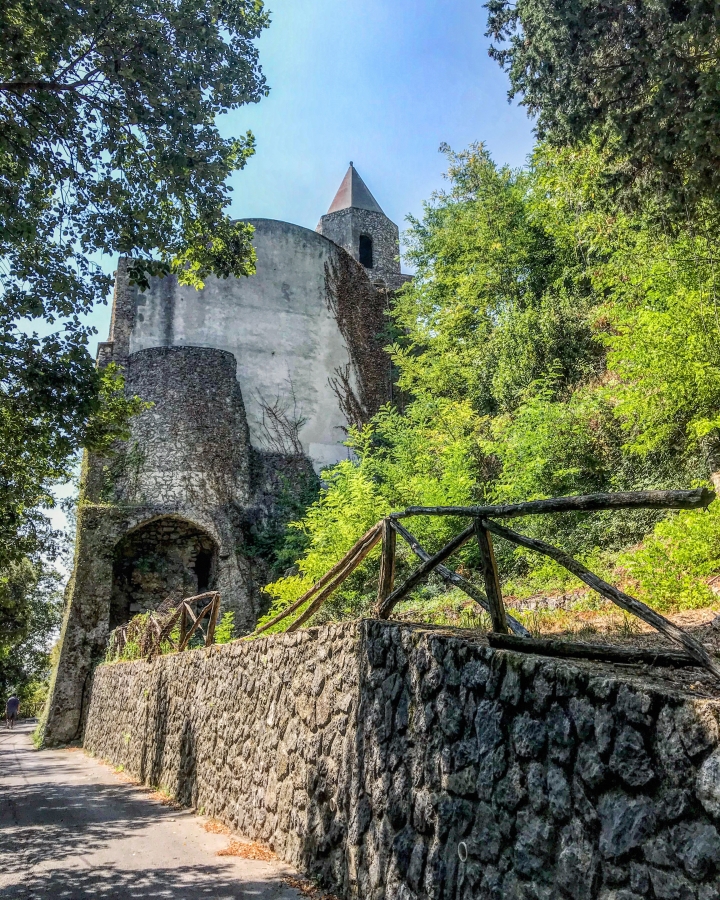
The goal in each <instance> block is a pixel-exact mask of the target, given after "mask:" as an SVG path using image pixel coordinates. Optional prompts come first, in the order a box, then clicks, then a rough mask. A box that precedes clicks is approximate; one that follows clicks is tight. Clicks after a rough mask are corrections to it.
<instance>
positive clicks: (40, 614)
mask: <svg viewBox="0 0 720 900" xmlns="http://www.w3.org/2000/svg"><path fill="white" fill-rule="evenodd" d="M61 617H62V592H61V590H60V587H59V576H58V574H57V573H56V572H54V571H52V569H50V568H49V567H48V566H47V565H46V564H45V563H43V562H42V560H37V561H35V562H31V561H30V560H29V559H28V558H24V559H22V560H20V562H18V563H11V564H10V565H8V566H6V567H5V570H4V572H3V574H2V575H0V699H2V698H4V699H6V698H7V697H8V696H9V694H10V692H11V691H13V690H14V691H18V692H19V694H20V698H21V700H23V702H24V706H25V708H27V703H26V701H27V700H28V699H29V695H30V694H31V693H32V692H33V690H34V689H36V688H37V687H39V686H40V685H39V683H40V682H42V681H43V680H44V679H46V677H47V675H48V668H49V662H50V643H51V641H52V640H53V637H54V636H56V634H57V630H58V628H59V626H60V620H61ZM4 699H3V701H2V702H4ZM35 705H36V706H37V705H39V704H37V703H36V704H35Z"/></svg>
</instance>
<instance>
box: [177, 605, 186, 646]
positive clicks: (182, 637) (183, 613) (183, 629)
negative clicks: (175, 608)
mask: <svg viewBox="0 0 720 900" xmlns="http://www.w3.org/2000/svg"><path fill="white" fill-rule="evenodd" d="M180 609H181V612H180V640H179V641H178V650H179V649H180V648H181V647H182V645H183V644H184V642H185V635H186V634H187V606H186V604H185V601H184V600H183V602H182V606H181V607H180Z"/></svg>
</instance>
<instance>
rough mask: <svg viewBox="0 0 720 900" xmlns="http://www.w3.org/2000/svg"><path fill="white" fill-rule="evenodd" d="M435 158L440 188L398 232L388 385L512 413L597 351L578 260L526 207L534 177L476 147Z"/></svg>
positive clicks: (580, 371)
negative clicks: (541, 382) (399, 266)
mask: <svg viewBox="0 0 720 900" xmlns="http://www.w3.org/2000/svg"><path fill="white" fill-rule="evenodd" d="M447 154H448V158H449V170H448V178H449V179H450V182H451V187H450V190H448V191H446V192H439V193H437V194H435V195H433V197H432V199H431V201H430V202H429V203H426V204H425V215H424V218H423V220H422V221H418V220H415V219H412V218H411V219H410V223H411V228H410V231H409V233H408V234H407V235H406V237H407V240H408V243H409V251H408V254H407V255H408V258H409V260H410V261H411V262H412V263H413V264H414V266H415V268H416V272H417V274H416V277H415V278H414V280H413V282H412V284H410V285H408V286H407V287H406V288H405V289H404V290H403V291H402V293H401V294H400V296H399V298H398V299H397V302H396V303H395V306H394V309H393V318H394V319H395V322H396V323H397V325H398V326H399V327H400V329H401V330H402V332H403V333H404V335H405V338H404V339H403V341H402V343H398V344H396V345H394V346H393V358H394V361H395V364H396V365H397V366H398V368H399V370H400V379H399V383H400V387H401V388H403V390H405V391H407V392H408V393H410V394H411V395H413V396H416V397H419V396H423V397H431V398H435V397H438V396H441V397H447V398H449V399H453V400H461V399H462V400H468V401H469V402H470V403H471V404H472V406H473V408H474V409H475V410H476V411H477V412H478V413H479V414H494V413H496V412H497V411H498V410H509V409H513V408H514V407H515V406H517V405H518V403H519V402H521V400H522V397H523V395H524V392H525V391H526V390H527V389H528V388H529V387H530V385H531V384H532V383H533V382H534V381H536V380H537V379H539V378H544V377H546V376H547V375H549V374H550V373H553V374H554V376H555V382H554V385H555V389H556V391H558V392H562V391H563V390H564V389H565V388H566V387H567V386H568V385H572V384H575V383H577V382H578V381H579V380H580V379H582V378H584V377H586V376H587V375H588V374H590V373H592V372H593V371H595V370H596V369H597V368H598V367H599V364H600V359H601V357H602V354H603V351H602V346H601V344H600V343H599V342H598V341H597V339H596V338H595V336H594V335H593V332H592V328H591V321H590V319H589V315H588V314H589V310H590V309H591V308H592V306H593V303H594V297H593V295H592V292H591V290H590V284H589V279H588V278H587V274H586V272H585V271H584V269H583V265H582V257H581V255H580V254H579V253H578V249H577V247H576V246H575V245H574V244H573V243H572V242H571V241H568V240H567V238H566V235H564V234H563V233H562V232H560V233H559V234H556V233H554V232H553V227H552V226H553V224H554V223H553V222H552V221H548V217H547V216H546V215H542V214H538V212H537V210H536V209H535V203H534V202H533V201H534V197H533V190H534V187H535V174H534V172H532V171H524V170H521V171H512V170H510V169H508V168H498V167H497V166H495V165H494V163H493V162H492V160H491V159H490V156H489V154H488V152H487V150H485V148H484V147H483V146H482V145H473V146H472V147H471V148H470V149H469V150H468V151H466V152H464V153H458V154H455V153H452V152H450V151H449V150H448V151H447Z"/></svg>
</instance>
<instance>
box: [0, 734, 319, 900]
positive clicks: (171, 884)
mask: <svg viewBox="0 0 720 900" xmlns="http://www.w3.org/2000/svg"><path fill="white" fill-rule="evenodd" d="M33 725H34V723H20V724H19V725H18V726H17V728H16V729H15V730H14V731H7V730H5V725H4V723H2V726H1V728H0V900H11V898H12V900H50V898H52V900H86V898H91V897H92V898H93V900H126V898H128V900H130V898H133V900H156V898H172V900H175V898H182V900H201V898H202V900H300V898H301V896H302V895H301V894H300V893H299V892H298V891H297V890H295V889H294V888H292V887H289V886H288V885H287V884H285V883H284V881H283V879H284V878H286V877H288V876H295V874H296V873H295V872H293V870H292V869H291V868H290V867H288V866H286V865H285V864H283V863H281V862H279V861H273V862H259V861H254V860H245V859H238V858H236V857H227V856H222V857H219V856H217V852H218V850H220V849H222V848H224V847H226V846H227V845H228V843H229V840H230V838H228V836H226V835H221V834H210V833H208V832H207V831H205V829H204V828H203V827H202V825H203V822H202V820H201V819H200V818H199V817H197V816H194V815H193V814H192V813H191V812H189V811H185V810H181V811H178V810H176V809H173V808H171V807H168V806H164V805H163V804H162V803H160V802H159V801H157V800H153V799H152V798H151V797H149V796H148V794H147V793H146V792H143V791H142V790H141V789H139V788H137V787H134V786H133V785H132V784H127V783H123V781H122V780H121V779H119V778H118V776H117V775H116V774H115V773H114V772H113V771H112V770H111V769H110V768H109V767H107V766H104V765H101V764H100V763H98V762H96V761H95V760H93V759H90V758H89V757H87V756H86V755H85V754H84V753H83V752H82V751H81V750H75V751H74V752H73V751H69V750H41V751H37V750H35V749H34V748H33V746H32V743H31V740H30V735H31V733H32V729H33Z"/></svg>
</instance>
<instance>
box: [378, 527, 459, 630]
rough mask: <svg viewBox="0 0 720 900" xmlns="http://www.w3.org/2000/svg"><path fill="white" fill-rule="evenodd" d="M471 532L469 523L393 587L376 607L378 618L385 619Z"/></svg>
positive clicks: (457, 548)
mask: <svg viewBox="0 0 720 900" xmlns="http://www.w3.org/2000/svg"><path fill="white" fill-rule="evenodd" d="M473 533H474V526H473V525H470V527H469V528H466V529H465V531H461V532H460V534H458V535H456V536H455V537H454V538H453V539H452V540H451V541H450V543H449V544H446V545H445V546H444V547H443V548H442V549H441V550H438V552H437V553H436V554H435V555H434V556H431V557H430V558H429V559H427V560H426V561H425V562H424V563H423V564H422V565H420V566H418V568H417V569H415V571H414V572H413V573H412V575H411V576H410V577H409V578H408V579H407V580H406V581H404V582H403V583H402V584H401V585H400V587H398V588H395V590H394V591H393V592H392V593H391V594H389V595H388V596H387V597H386V598H385V600H384V601H383V603H382V605H381V606H380V607H379V608H378V611H377V614H378V618H380V619H387V618H388V617H389V615H390V613H391V612H392V611H393V608H394V606H395V604H396V603H399V602H400V600H402V598H403V597H405V596H406V595H407V594H409V593H410V591H411V590H412V589H413V588H415V587H417V585H418V584H420V582H421V581H423V580H424V579H425V578H427V577H428V575H429V574H430V573H431V572H432V570H433V569H435V568H436V567H437V566H438V564H439V563H442V562H445V560H446V559H447V558H448V557H449V556H452V554H453V553H455V552H456V551H458V550H459V549H460V547H462V545H463V544H464V543H466V542H467V541H469V540H470V538H471V537H472V536H473Z"/></svg>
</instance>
